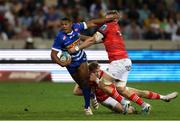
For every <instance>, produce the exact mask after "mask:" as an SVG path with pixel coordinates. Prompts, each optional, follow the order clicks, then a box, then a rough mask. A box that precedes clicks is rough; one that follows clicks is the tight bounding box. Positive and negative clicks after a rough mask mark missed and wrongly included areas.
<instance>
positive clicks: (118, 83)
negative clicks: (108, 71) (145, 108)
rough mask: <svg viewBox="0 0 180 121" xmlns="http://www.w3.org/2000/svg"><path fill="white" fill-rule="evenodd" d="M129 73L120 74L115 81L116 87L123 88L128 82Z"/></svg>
mask: <svg viewBox="0 0 180 121" xmlns="http://www.w3.org/2000/svg"><path fill="white" fill-rule="evenodd" d="M128 75H129V71H125V72H123V73H122V74H121V76H120V77H119V79H118V80H115V85H116V87H120V88H125V87H126V84H127V80H128Z"/></svg>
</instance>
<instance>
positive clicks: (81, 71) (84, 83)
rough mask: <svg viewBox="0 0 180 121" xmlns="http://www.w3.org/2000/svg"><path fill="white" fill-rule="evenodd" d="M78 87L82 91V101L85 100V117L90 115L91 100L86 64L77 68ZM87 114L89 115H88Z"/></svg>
mask: <svg viewBox="0 0 180 121" xmlns="http://www.w3.org/2000/svg"><path fill="white" fill-rule="evenodd" d="M78 77H79V79H78V80H77V81H78V82H79V83H78V85H79V86H80V88H81V89H82V92H83V95H84V99H85V106H84V107H85V112H86V114H87V115H92V111H91V109H90V98H91V89H90V87H89V83H88V81H89V69H88V64H87V62H84V63H82V64H81V65H80V66H79V68H78ZM88 113H89V114H88Z"/></svg>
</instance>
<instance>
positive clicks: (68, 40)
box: [52, 22, 87, 73]
mask: <svg viewBox="0 0 180 121" xmlns="http://www.w3.org/2000/svg"><path fill="white" fill-rule="evenodd" d="M85 29H87V25H86V23H85V22H83V23H74V24H73V26H72V32H71V33H68V34H67V33H64V32H62V31H60V32H58V33H57V35H56V37H55V39H54V43H53V45H52V49H53V50H56V51H67V50H68V49H69V48H72V47H74V46H76V45H79V44H80V38H79V36H80V31H81V30H85ZM70 55H71V59H72V61H71V64H70V65H68V66H67V69H68V71H69V72H70V73H74V72H75V71H76V69H77V67H78V66H80V65H81V63H83V62H86V61H87V58H86V53H85V52H84V51H83V50H80V51H78V52H76V53H73V54H70Z"/></svg>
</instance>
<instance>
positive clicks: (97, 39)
mask: <svg viewBox="0 0 180 121" xmlns="http://www.w3.org/2000/svg"><path fill="white" fill-rule="evenodd" d="M103 38H104V35H103V34H102V33H100V32H98V31H97V32H96V33H95V34H94V35H93V36H92V37H87V38H86V39H85V41H84V42H82V43H81V44H80V45H76V46H75V47H73V48H71V49H69V50H68V51H69V53H74V52H77V51H79V50H82V49H85V48H88V47H90V46H92V45H93V44H97V43H101V42H102V41H103Z"/></svg>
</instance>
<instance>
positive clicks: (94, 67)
mask: <svg viewBox="0 0 180 121" xmlns="http://www.w3.org/2000/svg"><path fill="white" fill-rule="evenodd" d="M88 67H89V71H90V82H89V84H90V86H91V87H92V89H94V93H95V95H96V98H97V101H98V102H99V103H101V104H102V105H103V106H105V107H107V108H109V109H111V110H113V111H115V112H119V113H122V111H123V108H122V105H121V104H120V103H119V102H118V101H116V100H115V99H113V98H112V97H110V96H109V95H107V94H106V93H105V92H103V90H102V89H100V88H99V87H98V84H97V83H96V80H97V78H99V79H101V77H102V75H103V73H105V72H103V71H102V70H101V69H100V66H99V64H98V63H97V62H91V63H90V64H89V66H88ZM109 87H110V88H112V89H114V90H115V91H116V87H115V85H114V84H111V85H109ZM127 89H128V90H129V91H131V92H133V93H136V94H137V95H138V96H139V97H143V98H146V99H156V100H163V101H165V102H169V101H171V100H172V99H174V98H176V97H177V94H178V93H177V92H173V93H170V94H167V95H161V94H159V93H156V92H153V91H149V90H139V89H135V88H131V87H127ZM73 94H74V95H82V90H81V89H80V88H79V86H78V85H77V84H76V85H75V87H74V90H73ZM92 106H93V107H94V105H92ZM95 106H97V103H96V104H95ZM135 112H136V111H135V109H134V107H132V106H130V107H129V108H128V111H127V113H135Z"/></svg>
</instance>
